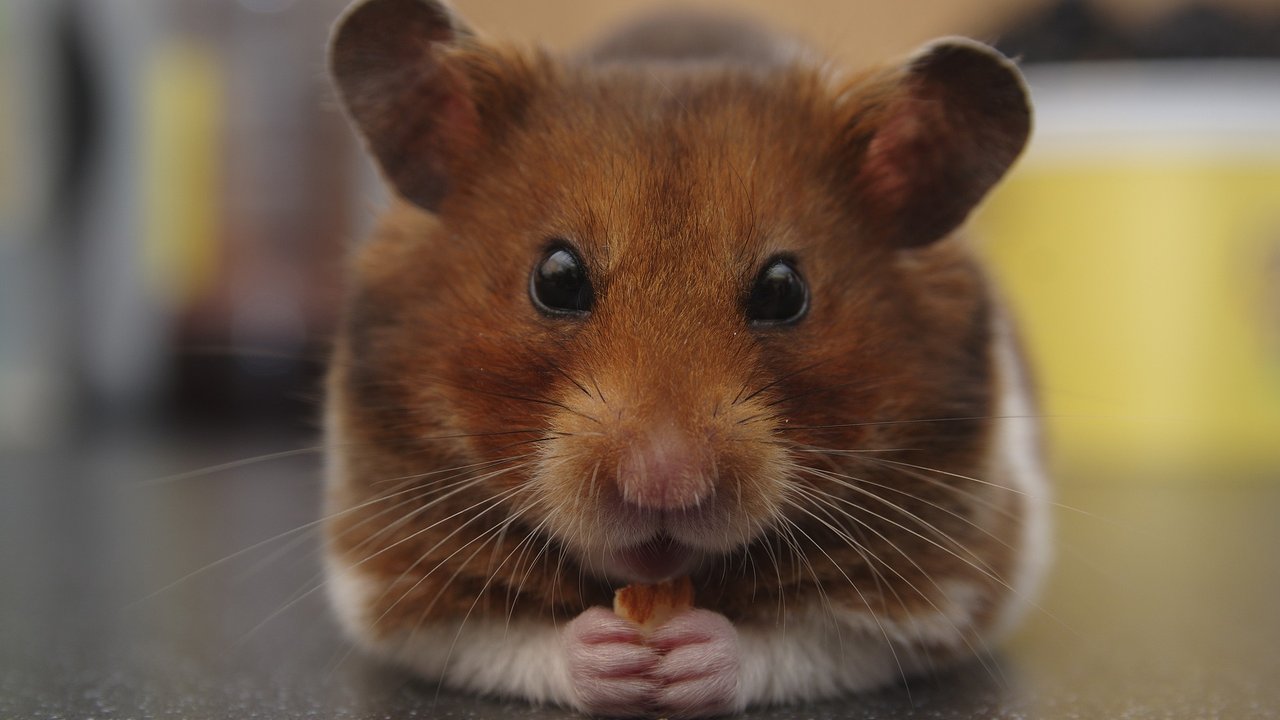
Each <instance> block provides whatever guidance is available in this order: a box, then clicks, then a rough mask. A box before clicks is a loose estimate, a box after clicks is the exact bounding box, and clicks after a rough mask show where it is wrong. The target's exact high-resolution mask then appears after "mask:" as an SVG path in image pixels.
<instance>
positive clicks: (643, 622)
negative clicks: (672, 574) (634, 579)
mask: <svg viewBox="0 0 1280 720" xmlns="http://www.w3.org/2000/svg"><path fill="white" fill-rule="evenodd" d="M691 607H693V583H692V582H691V581H690V580H689V577H688V576H687V575H686V576H684V577H680V578H676V579H675V580H667V581H665V582H660V583H658V584H656V585H640V584H635V585H628V586H626V587H624V588H622V589H621V590H618V591H617V592H615V593H614V594H613V612H614V613H615V614H617V615H618V617H621V618H623V619H626V620H630V621H631V622H633V623H635V624H637V625H639V626H640V629H641V630H643V631H644V632H645V633H646V634H647V633H651V632H653V631H654V630H656V629H657V628H659V627H660V626H661V625H662V624H663V623H665V622H666V621H668V620H670V619H671V618H673V617H675V616H676V615H678V614H680V613H681V612H684V611H685V610H688V609H689V608H691Z"/></svg>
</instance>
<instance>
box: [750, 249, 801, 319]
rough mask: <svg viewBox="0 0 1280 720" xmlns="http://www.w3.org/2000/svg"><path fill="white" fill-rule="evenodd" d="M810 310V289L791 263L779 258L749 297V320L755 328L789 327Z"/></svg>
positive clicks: (762, 273) (768, 266)
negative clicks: (758, 326) (770, 326)
mask: <svg viewBox="0 0 1280 720" xmlns="http://www.w3.org/2000/svg"><path fill="white" fill-rule="evenodd" d="M808 309H809V287H808V286H807V285H805V282H804V278H802V277H800V273H799V272H797V271H796V269H795V266H794V265H793V264H792V261H791V260H787V259H785V258H776V259H774V260H772V261H771V262H769V264H768V265H765V266H764V269H763V270H761V271H760V274H759V275H757V276H756V282H755V285H753V286H752V287H751V295H750V297H748V298H747V318H748V319H749V320H750V321H751V323H752V324H753V325H788V324H791V323H794V322H797V321H799V320H800V318H802V317H804V314H805V311H807V310H808Z"/></svg>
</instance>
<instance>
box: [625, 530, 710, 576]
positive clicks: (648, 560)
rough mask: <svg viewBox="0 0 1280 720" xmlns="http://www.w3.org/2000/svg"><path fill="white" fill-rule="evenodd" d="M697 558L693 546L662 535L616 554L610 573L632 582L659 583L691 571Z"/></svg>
mask: <svg viewBox="0 0 1280 720" xmlns="http://www.w3.org/2000/svg"><path fill="white" fill-rule="evenodd" d="M696 559H697V554H696V551H695V550H694V549H693V548H691V547H689V546H688V545H683V544H681V543H680V542H678V541H676V540H674V539H673V538H670V537H668V536H666V535H658V536H657V537H655V538H653V539H652V540H648V541H646V542H643V543H640V544H639V545H632V546H631V547H628V548H623V549H622V550H620V551H618V552H617V553H615V554H613V556H612V557H611V560H612V562H611V563H610V564H611V565H613V567H611V568H610V570H611V571H612V572H611V573H610V574H612V575H617V576H618V577H620V578H623V579H625V580H628V581H630V582H641V583H656V582H660V581H662V580H667V579H670V578H673V577H676V576H679V575H683V574H685V573H687V572H688V571H689V570H691V569H692V567H693V564H694V561H695V560H696Z"/></svg>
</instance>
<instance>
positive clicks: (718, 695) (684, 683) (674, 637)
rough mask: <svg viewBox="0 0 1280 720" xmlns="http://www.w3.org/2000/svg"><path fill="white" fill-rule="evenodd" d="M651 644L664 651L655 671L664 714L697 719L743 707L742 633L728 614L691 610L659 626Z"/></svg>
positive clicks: (659, 699) (658, 697)
mask: <svg viewBox="0 0 1280 720" xmlns="http://www.w3.org/2000/svg"><path fill="white" fill-rule="evenodd" d="M648 644H649V647H651V648H654V649H656V650H657V651H658V652H659V653H661V658H660V659H659V660H658V663H657V665H656V667H655V668H654V669H653V671H652V674H653V677H654V678H656V679H657V681H658V684H659V687H658V689H657V696H656V699H657V708H658V711H659V712H660V713H661V714H663V715H666V716H670V717H673V718H695V717H709V716H713V715H725V714H728V713H732V712H736V711H739V710H741V709H742V708H741V706H740V704H739V702H738V682H739V679H738V678H739V669H740V667H741V660H740V655H739V651H738V631H737V630H736V629H734V627H733V624H732V623H730V622H729V619H728V618H726V617H725V616H723V615H721V614H719V613H715V612H712V611H710V610H689V611H688V612H684V613H681V614H679V615H677V616H675V617H674V618H672V619H671V620H670V621H668V622H667V624H665V625H663V626H662V627H660V628H658V629H657V631H655V632H654V633H653V635H651V636H650V637H649V638H648Z"/></svg>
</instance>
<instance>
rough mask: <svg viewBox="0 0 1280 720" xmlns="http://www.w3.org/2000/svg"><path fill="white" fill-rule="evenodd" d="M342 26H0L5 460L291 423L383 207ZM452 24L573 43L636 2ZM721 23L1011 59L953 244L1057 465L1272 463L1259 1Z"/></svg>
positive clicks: (1276, 191)
mask: <svg viewBox="0 0 1280 720" xmlns="http://www.w3.org/2000/svg"><path fill="white" fill-rule="evenodd" d="M713 4H715V3H713ZM344 5H345V2H344V1H343V0H306V1H305V2H302V1H300V0H6V1H5V2H4V3H3V4H0V98H3V101H2V102H0V154H2V156H3V159H4V163H3V166H2V167H0V446H10V447H14V446H17V447H24V446H25V447H31V446H40V445H44V444H48V443H51V442H58V441H60V440H65V439H66V438H67V437H69V436H75V435H76V434H78V433H84V432H93V431H94V430H95V429H96V428H101V427H106V426H110V427H126V426H129V427H165V428H176V427H181V428H203V429H215V430H222V429H232V430H234V429H241V430H242V429H245V428H246V427H248V428H254V427H256V428H268V429H281V430H285V431H301V432H304V433H305V432H310V431H312V430H314V427H315V417H316V401H317V380H318V378H319V376H320V372H321V369H322V365H323V359H324V356H325V352H326V342H327V338H328V336H329V332H330V328H331V326H332V323H333V318H334V314H335V308H336V304H337V302H338V298H339V289H338V288H339V280H340V277H341V270H340V268H341V261H342V257H343V253H344V248H345V247H347V246H348V245H349V244H350V243H352V242H354V241H355V240H356V239H357V238H358V237H359V235H360V234H361V233H362V232H363V230H364V229H365V228H366V227H367V225H368V223H369V221H370V219H371V218H372V216H373V214H374V213H375V212H376V210H377V208H378V207H379V206H380V204H381V202H382V192H383V191H382V190H381V188H380V185H379V183H378V181H377V179H376V175H375V174H374V172H373V171H372V169H371V168H370V167H369V165H368V163H367V162H366V161H365V160H364V159H363V158H362V157H361V156H360V154H359V152H358V150H357V148H356V147H355V143H354V142H353V138H352V136H351V134H350V132H349V131H348V130H347V128H346V126H345V124H344V122H343V120H342V118H341V116H340V114H339V113H338V111H337V109H336V103H335V102H334V99H333V97H332V95H331V92H330V90H329V88H328V86H327V83H326V80H325V76H324V66H323V49H324V45H325V38H326V34H327V32H328V27H329V25H330V23H331V22H332V20H333V18H334V17H335V16H336V15H337V13H338V12H339V11H340V10H341V8H342V7H343V6H344ZM456 5H457V8H458V9H459V11H460V12H461V13H462V14H463V15H464V16H465V17H466V18H468V19H469V20H470V21H471V22H472V24H473V25H474V26H476V27H479V28H483V29H484V30H485V31H486V32H488V33H489V34H491V35H493V36H496V37H502V38H507V39H512V40H516V41H519V42H542V43H545V44H548V45H550V46H552V47H559V48H570V47H575V46H579V45H581V44H583V43H584V42H587V41H588V40H589V38H590V37H591V35H592V33H595V32H598V31H599V30H600V29H601V28H605V27H608V26H610V25H612V24H613V23H615V22H619V21H622V20H625V19H626V18H627V17H630V16H633V15H635V14H636V13H637V12H638V11H639V10H640V9H642V8H646V7H651V6H652V3H648V2H639V1H625V2H624V1H616V2H596V1H587V0H546V1H544V2H539V3H536V4H535V3H522V2H510V1H501V0H459V1H458V2H457V3H456ZM718 5H723V6H726V7H730V8H733V9H735V10H738V11H741V12H744V13H748V14H751V15H755V16H758V17H761V18H764V19H766V20H769V21H770V22H772V23H774V24H776V25H777V26H779V27H781V28H783V29H785V30H787V31H790V32H793V33H795V34H796V35H798V36H801V37H804V38H808V39H809V40H811V41H812V42H813V43H815V44H816V45H817V46H818V47H819V48H820V49H822V50H824V51H826V52H828V53H830V54H832V55H834V56H836V57H837V58H839V59H840V60H841V61H842V62H844V63H846V64H850V65H856V64H862V63H867V62H873V61H876V60H880V59H883V58H886V57H892V56H895V55H901V54H903V53H906V52H908V51H910V50H911V49H912V48H914V47H915V46H917V45H918V44H920V43H921V42H924V41H926V40H928V39H930V38H932V37H935V36H938V35H943V34H950V33H960V34H967V35H971V36H974V37H977V38H980V39H983V40H986V41H988V42H992V43H994V44H996V45H998V46H999V47H1000V48H1001V49H1002V50H1004V51H1005V52H1006V53H1008V54H1010V55H1014V56H1017V57H1019V58H1020V59H1021V62H1022V64H1023V67H1024V68H1025V70H1026V72H1027V75H1028V77H1029V80H1030V83H1031V86H1032V91H1033V94H1034V97H1035V103H1036V106H1037V128H1036V134H1035V138H1034V140H1033V144H1032V146H1031V149H1030V151H1029V152H1028V154H1027V156H1026V157H1025V158H1024V160H1023V161H1022V162H1021V163H1020V165H1019V166H1018V167H1017V169H1016V171H1015V173H1014V174H1013V176H1012V177H1011V178H1010V180H1009V181H1008V182H1007V183H1006V184H1005V185H1004V186H1003V187H1002V188H1001V189H1000V190H999V191H998V192H997V193H996V195H995V196H994V197H993V198H992V200H991V202H990V203H989V204H988V205H987V206H986V207H985V208H984V209H983V211H982V212H981V213H980V214H979V215H978V217H977V221H976V223H975V225H976V232H975V237H976V238H978V239H979V243H980V246H981V247H982V248H983V251H984V252H985V253H987V254H988V255H989V256H990V257H991V258H992V260H993V262H994V267H995V273H996V275H997V276H998V277H999V279H1000V281H1001V282H1002V284H1003V286H1004V287H1005V288H1006V290H1007V292H1008V294H1009V295H1010V297H1011V298H1012V300H1013V301H1014V303H1015V306H1016V307H1017V308H1018V311H1019V312H1020V314H1021V315H1022V316H1023V318H1024V320H1025V323H1026V330H1025V333H1026V340H1027V343H1028V345H1029V348H1030V351H1031V354H1032V356H1033V358H1034V359H1035V361H1036V363H1037V366H1038V367H1039V368H1040V374H1041V380H1042V386H1043V388H1044V402H1045V407H1044V410H1045V412H1046V413H1047V414H1048V415H1050V416H1051V420H1050V425H1051V430H1052V436H1053V438H1052V439H1053V446H1054V448H1055V458H1056V459H1057V461H1058V462H1060V463H1065V464H1068V465H1073V464H1077V463H1082V464H1085V465H1092V464H1099V465H1105V466H1108V467H1118V466H1120V464H1123V465H1125V466H1142V467H1147V466H1153V465H1154V466H1168V467H1175V468H1177V467H1185V466H1186V465H1187V463H1188V462H1194V463H1201V462H1207V463H1210V464H1217V465H1220V464H1221V463H1224V462H1229V463H1233V464H1235V463H1239V464H1243V465H1248V466H1264V467H1265V466H1270V465H1273V464H1276V463H1277V461H1278V460H1280V442H1276V439H1277V438H1280V59H1278V58H1280V3H1277V2H1275V0H1218V1H1215V2H1208V1H1202V2H1185V1H1182V0H1123V1H1115V2H1106V3H1102V2H1094V3H1089V2H1081V1H1078V0H981V1H979V0H921V1H920V2H915V3H912V5H911V11H910V12H905V11H903V9H902V7H901V5H900V4H898V3H894V2H889V1H887V0H879V1H874V2H870V1H869V2H859V3H846V2H836V1H834V0H794V1H793V2H789V3H786V5H785V7H784V6H782V5H780V4H778V3H774V2H771V1H770V0H742V1H740V2H721V3H718Z"/></svg>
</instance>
